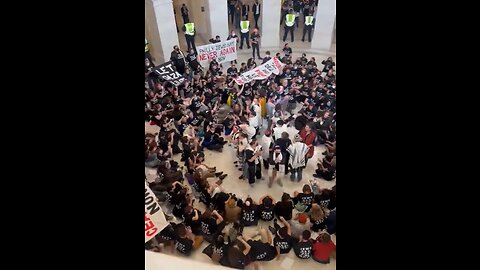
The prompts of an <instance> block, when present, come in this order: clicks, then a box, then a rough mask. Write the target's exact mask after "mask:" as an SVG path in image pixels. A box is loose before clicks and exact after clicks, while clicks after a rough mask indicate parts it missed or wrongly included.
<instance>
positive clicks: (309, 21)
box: [302, 14, 313, 42]
mask: <svg viewBox="0 0 480 270" xmlns="http://www.w3.org/2000/svg"><path fill="white" fill-rule="evenodd" d="M312 28H313V16H312V14H308V15H307V16H305V25H304V26H303V37H302V41H303V42H305V34H306V33H307V32H308V42H312Z"/></svg>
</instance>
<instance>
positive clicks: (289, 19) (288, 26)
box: [283, 9, 295, 42]
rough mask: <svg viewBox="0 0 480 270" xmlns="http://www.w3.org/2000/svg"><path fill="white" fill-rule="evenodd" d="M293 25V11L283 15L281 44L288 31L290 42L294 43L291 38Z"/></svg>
mask: <svg viewBox="0 0 480 270" xmlns="http://www.w3.org/2000/svg"><path fill="white" fill-rule="evenodd" d="M294 24H295V12H294V11H293V9H290V10H289V11H288V14H287V15H285V33H284V34H283V42H285V40H286V39H287V35H288V31H290V37H291V38H292V42H293V41H294V36H293V28H294V26H293V25H294Z"/></svg>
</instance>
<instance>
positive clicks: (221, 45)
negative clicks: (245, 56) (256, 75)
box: [197, 39, 237, 66]
mask: <svg viewBox="0 0 480 270" xmlns="http://www.w3.org/2000/svg"><path fill="white" fill-rule="evenodd" d="M197 55H198V61H199V62H200V64H202V66H203V65H204V64H205V63H208V61H210V60H212V59H215V60H217V62H218V63H219V64H221V63H224V62H228V61H233V60H235V59H237V40H236V39H230V40H227V41H224V42H218V43H213V44H207V45H203V46H197Z"/></svg>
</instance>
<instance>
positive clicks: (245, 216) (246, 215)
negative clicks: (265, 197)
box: [241, 205, 258, 226]
mask: <svg viewBox="0 0 480 270" xmlns="http://www.w3.org/2000/svg"><path fill="white" fill-rule="evenodd" d="M241 220H242V223H243V225H245V226H252V225H257V223H258V209H257V206H256V205H252V206H251V207H250V208H249V209H243V210H242V217H241Z"/></svg>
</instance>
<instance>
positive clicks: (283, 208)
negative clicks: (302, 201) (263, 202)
mask: <svg viewBox="0 0 480 270" xmlns="http://www.w3.org/2000/svg"><path fill="white" fill-rule="evenodd" d="M292 211H293V202H292V200H291V198H290V195H289V194H288V193H283V195H282V200H281V201H279V202H277V204H276V205H275V215H276V216H277V217H279V218H280V217H284V218H285V219H286V220H291V219H292Z"/></svg>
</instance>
